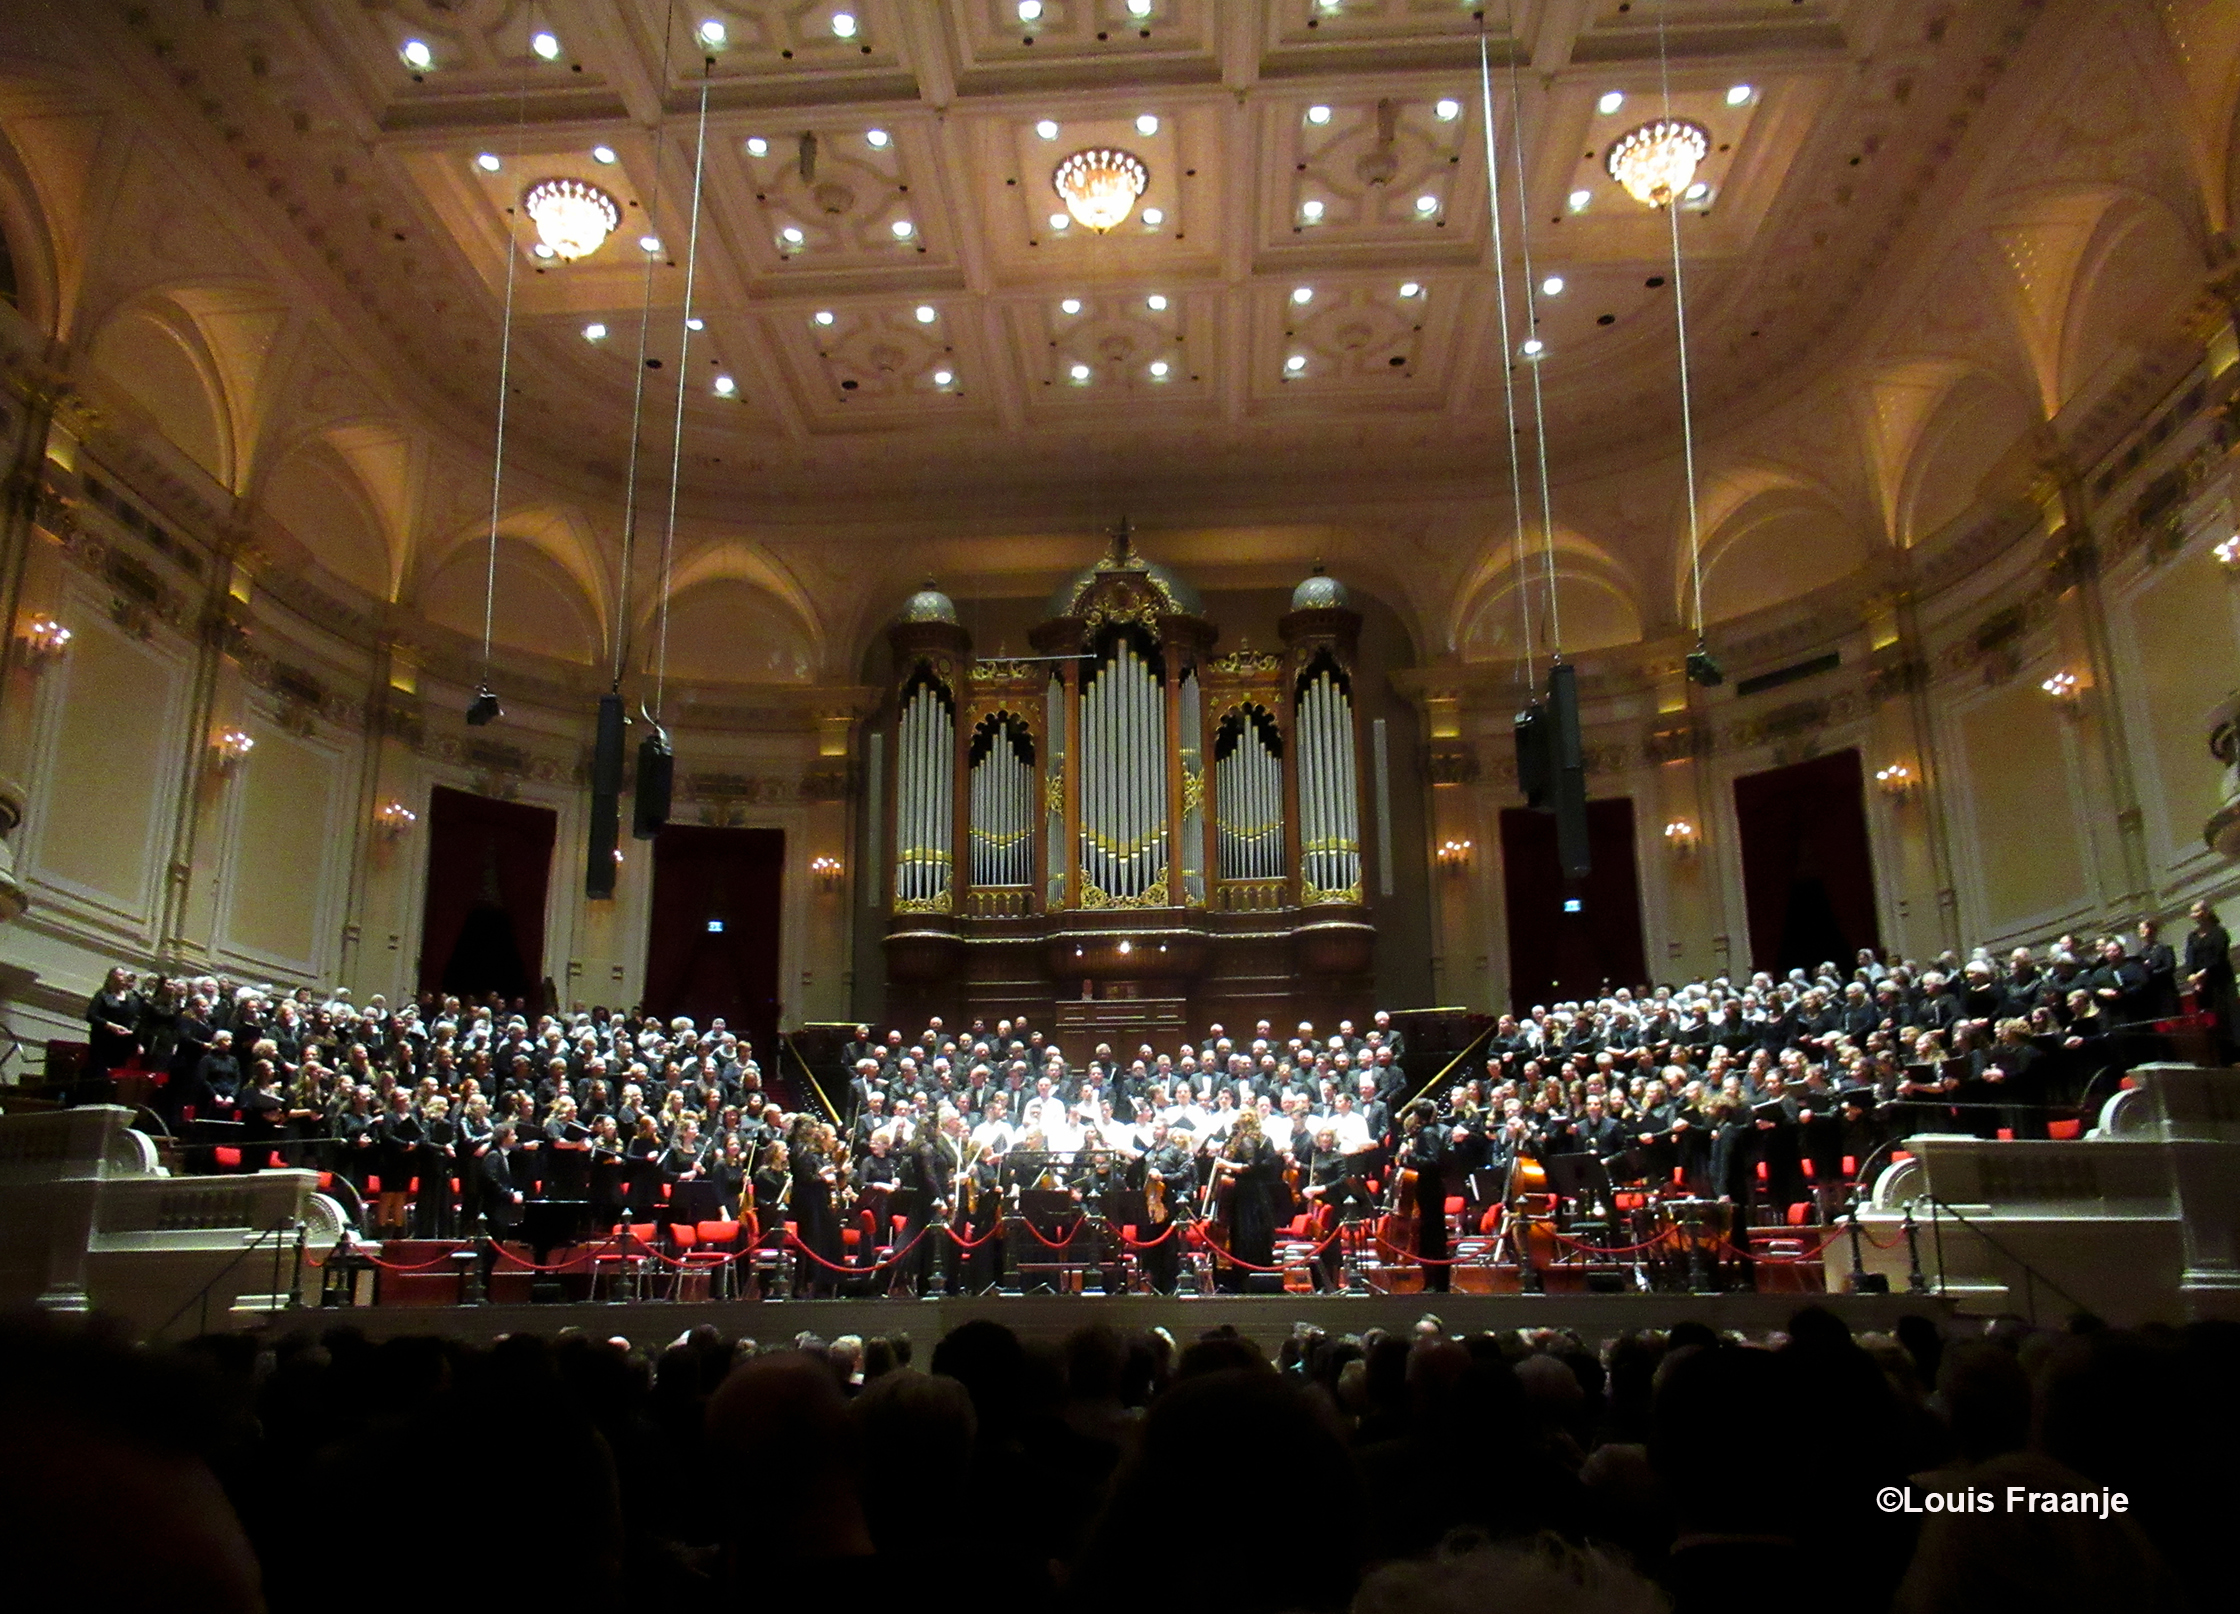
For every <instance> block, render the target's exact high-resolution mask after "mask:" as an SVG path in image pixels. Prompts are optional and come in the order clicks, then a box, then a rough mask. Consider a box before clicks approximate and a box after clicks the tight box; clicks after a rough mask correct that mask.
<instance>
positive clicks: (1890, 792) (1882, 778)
mask: <svg viewBox="0 0 2240 1614" xmlns="http://www.w3.org/2000/svg"><path fill="white" fill-rule="evenodd" d="M1874 782H1875V783H1876V784H1878V785H1880V786H1881V787H1882V793H1883V794H1884V795H1885V796H1888V797H1889V798H1890V799H1891V801H1892V802H1894V803H1896V804H1898V805H1900V806H1903V805H1904V804H1905V803H1906V802H1907V801H1908V800H1909V799H1911V797H1912V795H1913V787H1914V786H1915V785H1916V784H1918V783H1920V781H1919V780H1917V779H1916V778H1914V776H1913V770H1912V769H1911V768H1909V767H1907V766H1906V765H1905V764H1904V763H1902V762H1893V763H1891V764H1890V766H1889V767H1887V768H1877V769H1876V770H1875V775H1874Z"/></svg>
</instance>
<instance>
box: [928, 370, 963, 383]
mask: <svg viewBox="0 0 2240 1614" xmlns="http://www.w3.org/2000/svg"><path fill="white" fill-rule="evenodd" d="M956 379H957V378H956V374H955V372H953V371H950V370H936V371H934V372H933V384H934V385H935V386H937V387H945V386H947V385H948V384H949V383H950V382H952V381H954V380H956Z"/></svg>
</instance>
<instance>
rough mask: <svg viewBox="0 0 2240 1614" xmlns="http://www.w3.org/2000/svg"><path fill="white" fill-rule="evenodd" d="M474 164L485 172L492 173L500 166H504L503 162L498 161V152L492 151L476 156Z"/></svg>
mask: <svg viewBox="0 0 2240 1614" xmlns="http://www.w3.org/2000/svg"><path fill="white" fill-rule="evenodd" d="M474 165H475V167H477V168H479V169H481V170H482V171H483V172H484V173H486V174H494V173H496V172H497V171H498V170H499V169H500V168H502V167H504V166H505V165H504V164H503V163H501V162H499V161H498V154H497V153H496V152H494V151H486V152H484V153H483V154H482V155H481V156H479V157H477V158H476V159H475V160H474Z"/></svg>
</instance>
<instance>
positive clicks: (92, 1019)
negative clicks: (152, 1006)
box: [71, 965, 140, 1104]
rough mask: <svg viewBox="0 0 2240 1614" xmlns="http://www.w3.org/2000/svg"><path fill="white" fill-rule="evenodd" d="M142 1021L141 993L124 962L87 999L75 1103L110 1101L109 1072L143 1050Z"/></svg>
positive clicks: (74, 1096)
mask: <svg viewBox="0 0 2240 1614" xmlns="http://www.w3.org/2000/svg"><path fill="white" fill-rule="evenodd" d="M139 1024H140V995H139V994H138V993H137V992H135V991H133V990H132V972H131V971H130V970H128V969H125V968H124V967H123V966H121V965H120V966H118V967H117V968H116V969H113V970H111V971H110V972H109V974H108V977H107V978H106V979H105V980H103V981H102V983H101V990H100V991H98V992H96V993H94V995H93V996H92V998H91V999H89V1000H88V1001H87V1003H86V1062H85V1066H84V1068H83V1069H82V1070H81V1071H80V1073H79V1079H78V1084H77V1091H76V1092H75V1093H74V1094H73V1095H72V1098H71V1102H72V1103H74V1104H101V1103H106V1102H107V1101H108V1097H109V1072H111V1071H112V1070H115V1069H116V1068H117V1067H118V1066H119V1065H122V1064H124V1063H126V1062H127V1061H129V1060H130V1059H131V1058H132V1056H133V1055H134V1054H137V1053H138V1052H139V1051H140V1038H139V1036H138V1035H137V1034H136V1032H135V1030H134V1028H135V1027H137V1026H138V1025H139Z"/></svg>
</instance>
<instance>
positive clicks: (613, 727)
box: [583, 695, 623, 898]
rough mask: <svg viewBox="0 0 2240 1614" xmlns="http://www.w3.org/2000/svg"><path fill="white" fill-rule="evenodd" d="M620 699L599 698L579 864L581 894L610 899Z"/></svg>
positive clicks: (617, 813)
mask: <svg viewBox="0 0 2240 1614" xmlns="http://www.w3.org/2000/svg"><path fill="white" fill-rule="evenodd" d="M622 722H623V719H622V697H621V696H620V695H601V696H600V697H599V729H598V738H597V739H596V740H595V741H594V742H593V744H592V748H591V839H590V846H589V848H588V849H587V850H586V852H585V855H584V863H583V894H584V895H585V896H587V897H600V898H603V897H611V896H613V895H614V853H615V842H616V840H617V839H618V838H619V836H620V835H621V833H622V801H621V797H622Z"/></svg>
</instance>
